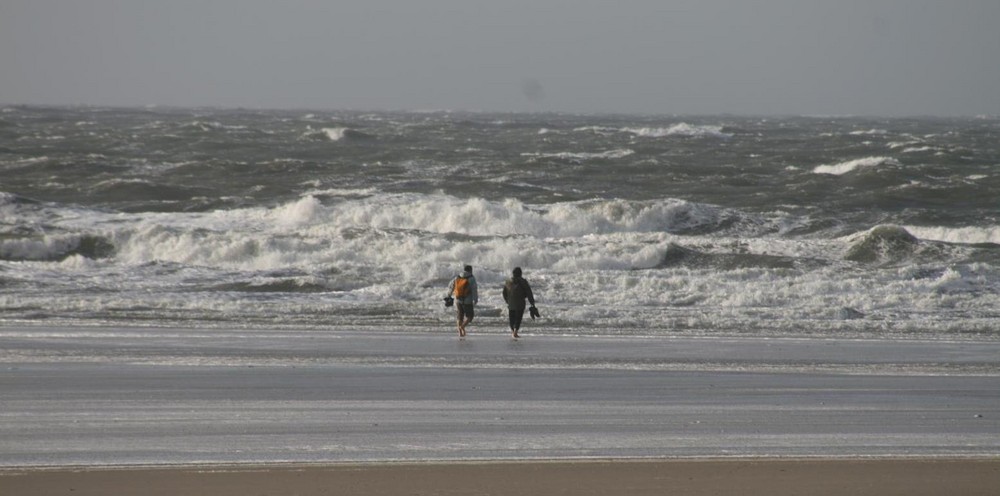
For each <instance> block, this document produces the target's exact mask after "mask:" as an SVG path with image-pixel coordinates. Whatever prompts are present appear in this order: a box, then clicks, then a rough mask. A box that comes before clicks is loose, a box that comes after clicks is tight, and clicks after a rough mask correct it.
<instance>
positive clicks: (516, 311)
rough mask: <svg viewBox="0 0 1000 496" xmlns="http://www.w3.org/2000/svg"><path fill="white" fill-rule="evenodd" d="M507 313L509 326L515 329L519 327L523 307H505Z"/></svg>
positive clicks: (522, 315)
mask: <svg viewBox="0 0 1000 496" xmlns="http://www.w3.org/2000/svg"><path fill="white" fill-rule="evenodd" d="M507 313H508V314H510V328H511V329H513V330H515V331H516V330H518V329H520V328H521V319H523V318H524V307H521V308H514V307H507Z"/></svg>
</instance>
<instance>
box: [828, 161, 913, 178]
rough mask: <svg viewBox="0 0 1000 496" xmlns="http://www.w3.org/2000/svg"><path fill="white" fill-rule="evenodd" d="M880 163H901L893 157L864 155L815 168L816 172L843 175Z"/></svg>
mask: <svg viewBox="0 0 1000 496" xmlns="http://www.w3.org/2000/svg"><path fill="white" fill-rule="evenodd" d="M880 165H896V166H898V165H900V163H899V161H898V160H896V159H894V158H892V157H864V158H859V159H855V160H848V161H845V162H840V163H837V164H833V165H819V166H817V167H815V168H814V169H813V172H814V173H816V174H831V175H834V176H842V175H844V174H847V173H848V172H853V171H855V170H857V169H860V168H865V167H876V166H880Z"/></svg>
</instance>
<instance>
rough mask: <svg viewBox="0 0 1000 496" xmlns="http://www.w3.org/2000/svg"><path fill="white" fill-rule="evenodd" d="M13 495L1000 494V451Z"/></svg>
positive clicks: (69, 488) (269, 467) (135, 481)
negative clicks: (995, 453) (991, 453)
mask: <svg viewBox="0 0 1000 496" xmlns="http://www.w3.org/2000/svg"><path fill="white" fill-rule="evenodd" d="M0 487H3V488H4V492H5V494H6V493H9V494H57V493H70V492H72V494H74V495H81V496H86V495H91V494H93V495H97V494H144V495H148V496H156V495H160V494H163V495H167V494H187V495H199V494H206V495H207V494H212V495H217V496H228V495H234V496H235V495H244V494H299V495H311V494H317V495H318V494H366V495H370V496H379V495H397V494H429V495H433V494H483V495H514V494H518V495H525V494H558V493H571V494H575V495H590V494H593V495H598V494H602V495H603V494H630V495H640V496H641V495H647V494H649V495H653V494H657V495H659V494H666V493H667V492H669V493H670V494H718V493H731V494H737V493H738V494H747V495H754V494H761V495H765V494H766V495H785V494H788V495H791V494H813V495H840V494H854V495H864V494H872V495H876V494H878V495H884V494H908V495H923V494H927V495H932V494H963V495H979V494H982V495H987V494H995V491H996V488H997V487H1000V457H997V456H983V457H966V456H959V457H952V456H940V457H923V456H919V457H816V458H811V457H796V458H755V457H750V458H744V457H736V458H658V459H644V458H639V459H632V458H626V459H571V460H566V459H539V460H530V461H524V460H510V461H504V460H468V461H466V460H457V461H419V462H392V461H386V462H364V463H358V462H344V463H294V462H290V463H259V464H258V463H247V464H220V465H216V464H205V465H199V464H189V465H184V466H174V465H152V466H75V467H55V466H53V467H18V468H15V467H5V468H0Z"/></svg>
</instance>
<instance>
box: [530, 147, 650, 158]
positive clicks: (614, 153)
mask: <svg viewBox="0 0 1000 496" xmlns="http://www.w3.org/2000/svg"><path fill="white" fill-rule="evenodd" d="M634 153H635V150H631V149H628V148H620V149H617V150H608V151H606V152H596V153H587V152H558V153H522V154H521V156H522V157H532V158H556V159H560V160H591V159H617V158H625V157H627V156H629V155H632V154H634Z"/></svg>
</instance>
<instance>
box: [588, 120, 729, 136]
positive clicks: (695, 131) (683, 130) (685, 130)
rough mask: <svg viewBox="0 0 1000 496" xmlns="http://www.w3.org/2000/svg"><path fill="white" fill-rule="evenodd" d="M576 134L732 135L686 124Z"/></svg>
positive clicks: (596, 129)
mask: <svg viewBox="0 0 1000 496" xmlns="http://www.w3.org/2000/svg"><path fill="white" fill-rule="evenodd" d="M573 131H576V132H590V133H594V134H602V135H610V134H616V133H626V134H632V135H635V136H639V137H643V138H666V137H670V136H686V137H692V138H703V137H709V138H731V137H732V136H733V135H732V134H730V133H725V132H723V131H722V126H711V125H700V126H699V125H692V124H688V123H686V122H681V123H678V124H674V125H672V126H669V127H623V128H615V127H607V126H582V127H578V128H575V129H573Z"/></svg>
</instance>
